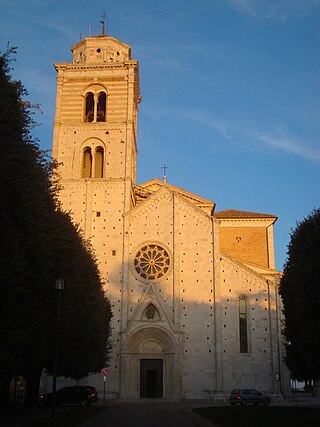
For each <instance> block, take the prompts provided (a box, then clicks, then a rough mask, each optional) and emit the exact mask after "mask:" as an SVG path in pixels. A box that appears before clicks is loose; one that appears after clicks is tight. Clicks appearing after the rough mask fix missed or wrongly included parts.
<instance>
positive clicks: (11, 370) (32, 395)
mask: <svg viewBox="0 0 320 427" xmlns="http://www.w3.org/2000/svg"><path fill="white" fill-rule="evenodd" d="M13 53H14V49H11V50H10V51H8V52H6V53H5V54H2V55H0V111H1V114H0V193H1V198H0V225H1V229H2V235H1V243H0V273H1V286H0V391H1V395H0V402H6V401H7V397H8V384H9V383H10V380H11V379H12V378H13V377H15V376H19V375H21V376H23V377H24V378H25V379H26V380H27V394H26V400H27V402H29V403H32V402H33V401H35V400H37V398H38V390H39V378H40V375H41V372H42V370H43V369H47V370H48V372H52V366H53V362H52V357H53V354H54V346H55V331H56V328H55V325H56V301H57V295H56V290H55V288H54V284H55V280H56V279H57V278H60V277H62V278H64V279H65V282H66V291H65V292H64V296H63V304H62V316H61V318H62V322H63V325H62V332H63V333H62V334H61V343H60V349H61V357H60V364H59V366H60V373H61V374H62V375H66V376H67V375H70V376H72V377H74V378H80V377H81V376H83V375H85V374H87V373H89V372H95V371H98V370H99V369H100V368H101V367H102V366H103V365H104V364H105V360H106V340H107V337H108V327H109V319H110V316H111V311H110V306H109V303H108V300H107V299H106V297H105V295H104V292H103V290H102V283H101V280H100V277H99V274H98V270H97V266H96V262H95V259H94V256H93V253H92V250H91V249H90V248H89V245H88V243H86V242H85V241H84V240H83V239H82V237H81V236H80V234H79V232H78V229H77V228H76V227H75V226H74V225H73V224H72V222H71V219H70V217H69V215H68V214H66V213H63V212H61V209H60V207H59V205H58V203H57V197H56V186H52V185H51V184H52V173H51V171H52V164H51V162H50V161H49V160H48V158H47V157H46V155H45V154H44V153H43V152H42V151H41V150H40V149H39V146H38V144H37V142H36V141H34V140H33V138H32V135H31V131H30V130H31V128H32V127H33V125H34V122H33V118H32V113H31V111H32V110H31V106H30V104H29V103H28V102H26V101H25V97H26V95H27V92H26V90H25V89H24V87H23V85H22V84H21V82H19V81H15V80H13V79H12V77H11V73H10V72H11V69H10V57H11V56H12V54H13ZM84 320H85V321H84ZM72 361H73V364H72V363H71V362H72Z"/></svg>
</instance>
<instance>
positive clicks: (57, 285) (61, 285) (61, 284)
mask: <svg viewBox="0 0 320 427" xmlns="http://www.w3.org/2000/svg"><path fill="white" fill-rule="evenodd" d="M55 289H56V291H57V316H56V343H55V351H54V368H53V382H52V418H53V425H54V417H55V414H56V388H57V372H58V353H59V327H60V299H61V293H62V291H63V290H64V280H63V279H57V280H56V283H55Z"/></svg>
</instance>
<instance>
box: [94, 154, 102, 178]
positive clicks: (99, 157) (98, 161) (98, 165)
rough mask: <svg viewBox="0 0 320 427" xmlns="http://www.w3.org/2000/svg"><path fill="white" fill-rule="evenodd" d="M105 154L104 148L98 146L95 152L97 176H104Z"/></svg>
mask: <svg viewBox="0 0 320 427" xmlns="http://www.w3.org/2000/svg"><path fill="white" fill-rule="evenodd" d="M103 155H104V150H103V148H102V147H97V149H96V152H95V173H94V176H95V178H103Z"/></svg>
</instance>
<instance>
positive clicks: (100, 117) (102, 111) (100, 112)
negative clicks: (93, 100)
mask: <svg viewBox="0 0 320 427" xmlns="http://www.w3.org/2000/svg"><path fill="white" fill-rule="evenodd" d="M106 101H107V97H106V94H105V93H104V92H100V93H99V95H98V106H97V122H105V121H106Z"/></svg>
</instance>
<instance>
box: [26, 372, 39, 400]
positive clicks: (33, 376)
mask: <svg viewBox="0 0 320 427" xmlns="http://www.w3.org/2000/svg"><path fill="white" fill-rule="evenodd" d="M41 373H42V370H41V369H39V370H35V371H33V372H30V373H29V374H28V375H27V376H26V380H27V386H26V395H25V399H24V403H25V405H36V404H37V403H38V402H39V386H40V377H41Z"/></svg>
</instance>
